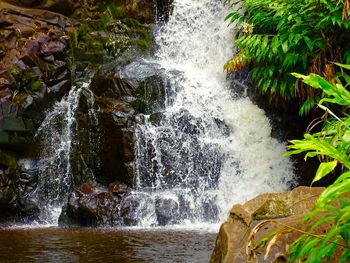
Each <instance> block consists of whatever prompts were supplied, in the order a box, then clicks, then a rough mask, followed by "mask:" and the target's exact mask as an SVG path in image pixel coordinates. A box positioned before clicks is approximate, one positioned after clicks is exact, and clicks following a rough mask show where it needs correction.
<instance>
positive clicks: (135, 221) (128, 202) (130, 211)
mask: <svg viewBox="0 0 350 263" xmlns="http://www.w3.org/2000/svg"><path fill="white" fill-rule="evenodd" d="M153 203H154V201H153V199H152V198H151V197H150V196H149V195H147V194H143V193H135V194H131V195H129V196H127V197H126V198H124V199H123V200H122V202H121V204H120V220H121V223H122V225H125V226H137V225H139V224H140V223H141V220H142V219H143V218H145V216H147V215H149V214H150V213H151V214H152V212H153V214H155V211H154V206H153Z"/></svg>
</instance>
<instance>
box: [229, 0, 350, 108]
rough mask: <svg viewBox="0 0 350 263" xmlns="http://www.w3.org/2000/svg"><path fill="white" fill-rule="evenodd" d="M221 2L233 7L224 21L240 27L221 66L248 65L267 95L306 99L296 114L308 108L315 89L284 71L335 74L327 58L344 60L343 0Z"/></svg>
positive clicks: (346, 4) (347, 36)
mask: <svg viewBox="0 0 350 263" xmlns="http://www.w3.org/2000/svg"><path fill="white" fill-rule="evenodd" d="M226 3H228V4H230V5H231V6H233V7H235V9H236V10H237V11H235V12H232V13H230V14H229V15H228V16H227V17H226V20H228V21H230V23H231V24H232V23H234V24H235V25H238V26H240V30H239V31H238V32H237V35H236V40H235V41H234V46H235V47H237V48H238V52H237V53H236V54H235V55H234V56H233V58H232V59H231V60H229V61H228V62H227V63H226V65H225V69H226V70H227V71H229V72H231V71H236V70H239V69H241V68H242V67H245V66H247V65H250V66H251V77H252V79H253V81H254V82H255V84H256V86H257V88H258V90H259V91H260V92H262V93H267V94H269V95H270V96H275V97H282V98H287V99H288V98H298V99H299V100H300V101H301V102H303V101H305V100H306V104H305V105H304V106H303V107H302V109H301V113H302V114H305V113H307V112H309V111H310V109H311V108H312V107H313V105H314V103H315V101H316V98H318V97H319V96H320V94H319V90H315V89H312V88H309V87H308V86H307V85H305V83H303V82H301V81H295V79H294V78H293V77H292V76H291V75H290V74H289V73H290V72H303V73H317V74H319V75H322V76H323V77H325V78H326V79H327V80H332V78H333V77H334V76H335V75H336V73H337V72H336V68H335V67H334V65H333V64H332V63H330V61H340V62H342V61H349V60H350V54H349V51H348V50H349V48H350V46H349V43H350V34H349V29H350V23H349V21H348V19H349V16H350V15H349V14H350V12H349V9H350V7H349V1H348V0H327V1H326V0H306V1H305V0H295V1H288V0H272V1H271V0H244V1H236V2H234V1H229V0H227V1H226Z"/></svg>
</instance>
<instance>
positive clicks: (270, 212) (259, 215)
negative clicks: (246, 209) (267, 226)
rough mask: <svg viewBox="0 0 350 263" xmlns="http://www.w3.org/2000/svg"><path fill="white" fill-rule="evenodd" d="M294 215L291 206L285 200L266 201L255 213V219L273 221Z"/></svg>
mask: <svg viewBox="0 0 350 263" xmlns="http://www.w3.org/2000/svg"><path fill="white" fill-rule="evenodd" d="M290 215H292V211H291V209H290V207H289V205H288V204H287V203H286V202H285V201H283V200H273V199H272V200H266V201H265V203H264V204H263V205H262V206H261V207H260V208H259V209H258V210H256V211H255V212H254V213H253V219H255V220H262V219H271V218H279V217H287V216H290Z"/></svg>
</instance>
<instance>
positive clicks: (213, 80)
mask: <svg viewBox="0 0 350 263" xmlns="http://www.w3.org/2000/svg"><path fill="white" fill-rule="evenodd" d="M228 12H229V11H228V10H227V9H226V8H225V6H224V4H223V3H222V1H219V0H175V1H174V10H173V13H172V15H171V16H170V18H169V21H168V23H166V24H165V25H163V26H161V27H160V29H159V30H158V32H156V36H155V39H156V43H157V44H158V45H159V49H158V52H157V53H156V62H157V63H159V64H160V65H161V67H162V68H164V69H165V70H166V72H167V75H168V76H167V77H168V78H169V79H170V83H171V85H170V86H171V87H170V89H171V90H170V91H169V90H168V91H167V92H165V94H167V97H166V99H165V101H166V106H165V109H164V111H163V112H161V114H160V121H159V123H157V124H155V123H154V122H153V121H152V120H151V116H149V115H141V116H139V118H138V124H137V127H136V131H135V138H136V147H135V151H136V153H135V154H136V161H135V177H136V179H135V185H136V188H137V191H135V192H134V195H142V196H143V200H144V202H145V204H140V206H139V208H140V209H139V212H138V214H137V215H136V217H140V225H142V226H147V225H169V224H188V223H191V224H197V223H202V222H211V223H217V222H219V221H221V220H224V219H225V217H226V214H227V212H228V211H229V208H230V206H231V205H232V204H234V203H242V202H244V201H246V200H247V199H249V198H252V197H254V196H256V195H258V194H261V193H263V192H277V191H284V190H287V189H288V188H289V187H290V186H291V185H292V184H293V183H294V180H295V179H294V175H293V168H292V164H291V162H290V161H289V160H288V159H286V158H283V157H282V154H283V153H284V151H285V148H284V145H283V144H281V143H279V142H278V141H277V140H275V139H273V138H271V127H270V124H269V121H268V119H267V118H266V116H265V114H264V112H263V111H262V110H261V109H259V108H258V107H257V106H255V105H254V104H253V103H252V102H251V101H250V100H249V99H248V98H234V96H233V94H232V93H233V92H232V91H230V90H229V89H228V83H227V81H226V75H225V73H224V72H223V65H224V63H225V61H226V60H227V59H228V58H229V57H230V55H231V54H232V50H231V49H230V43H232V35H233V34H232V32H230V30H229V29H228V28H227V25H226V24H225V23H224V17H225V16H226V15H227V13H228Z"/></svg>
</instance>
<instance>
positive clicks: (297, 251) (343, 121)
mask: <svg viewBox="0 0 350 263" xmlns="http://www.w3.org/2000/svg"><path fill="white" fill-rule="evenodd" d="M337 66H339V67H340V69H341V70H343V73H342V75H341V76H339V77H336V78H335V79H334V82H333V83H330V82H328V81H327V80H325V79H324V78H323V77H321V76H319V75H317V74H310V75H309V76H304V75H300V74H293V75H294V76H296V77H298V78H301V79H302V80H303V82H304V83H306V84H308V85H309V86H311V87H313V88H314V89H318V90H321V91H322V92H323V99H321V100H320V101H319V103H318V106H319V107H320V108H321V109H323V110H324V111H325V115H324V116H323V118H324V126H323V128H322V130H321V131H320V132H316V133H312V134H310V133H309V134H306V135H305V138H304V139H303V140H294V141H291V143H292V144H291V145H290V146H289V148H290V149H291V151H290V152H289V155H292V154H299V153H302V152H307V153H306V155H305V159H307V158H311V157H319V158H320V160H321V164H320V165H319V168H318V170H317V172H316V176H315V178H314V180H313V182H316V181H318V180H320V179H322V178H323V177H325V176H327V175H328V174H329V173H331V172H332V171H334V170H335V169H337V168H338V169H339V170H340V171H341V175H340V176H339V177H338V179H337V180H336V181H335V182H334V183H333V184H332V185H330V186H329V187H328V188H327V189H326V190H325V191H324V192H323V193H322V194H321V196H320V198H319V199H318V201H317V204H316V206H315V208H314V210H313V211H312V212H311V213H310V214H309V215H308V216H307V218H306V223H307V225H308V226H309V229H308V232H309V234H306V235H303V236H301V237H300V238H299V239H298V240H297V241H296V242H295V243H294V244H293V245H292V248H291V254H290V261H292V262H294V261H295V260H297V259H299V260H303V261H305V262H313V263H314V262H324V260H327V261H330V260H331V259H332V257H333V254H334V252H335V251H336V250H338V251H340V252H339V253H340V262H349V261H350V247H349V245H350V244H349V240H350V199H349V197H350V196H349V193H350V160H349V156H350V116H349V115H348V114H347V113H346V112H347V110H348V109H349V106H350V92H349V91H347V88H349V86H350V76H349V75H348V74H347V73H346V70H350V65H342V64H337ZM326 103H328V104H332V105H337V106H338V107H339V108H342V109H343V112H342V113H339V114H335V113H334V112H332V111H331V110H330V109H329V107H326V106H325V104H326ZM340 114H341V115H340ZM326 224H329V225H330V226H331V227H330V229H329V231H328V232H327V233H326V234H325V235H318V234H316V231H317V227H318V226H320V225H326Z"/></svg>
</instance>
